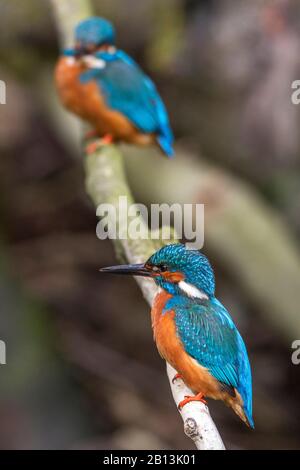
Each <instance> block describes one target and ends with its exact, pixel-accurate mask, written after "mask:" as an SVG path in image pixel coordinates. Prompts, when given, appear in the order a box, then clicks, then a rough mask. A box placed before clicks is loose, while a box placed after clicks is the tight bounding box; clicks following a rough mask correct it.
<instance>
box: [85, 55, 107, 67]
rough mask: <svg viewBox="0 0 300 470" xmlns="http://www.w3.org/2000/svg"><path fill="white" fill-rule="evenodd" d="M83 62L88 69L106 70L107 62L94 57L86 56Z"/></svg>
mask: <svg viewBox="0 0 300 470" xmlns="http://www.w3.org/2000/svg"><path fill="white" fill-rule="evenodd" d="M82 60H83V62H84V64H85V65H87V67H89V68H91V69H104V68H105V66H106V62H105V60H102V59H99V58H98V57H94V56H93V55H85V56H83V57H82Z"/></svg>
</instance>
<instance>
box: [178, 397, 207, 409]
mask: <svg viewBox="0 0 300 470" xmlns="http://www.w3.org/2000/svg"><path fill="white" fill-rule="evenodd" d="M203 397H204V395H203V393H198V394H197V395H194V396H193V397H190V396H185V397H184V400H181V402H180V403H179V405H178V409H179V410H181V409H182V408H183V407H184V405H186V404H187V403H190V402H191V401H201V403H204V405H207V402H206V401H205V400H204V398H203Z"/></svg>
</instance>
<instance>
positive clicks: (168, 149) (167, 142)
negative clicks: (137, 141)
mask: <svg viewBox="0 0 300 470" xmlns="http://www.w3.org/2000/svg"><path fill="white" fill-rule="evenodd" d="M173 141H174V137H173V134H172V131H171V129H170V127H169V126H164V127H163V128H162V129H161V131H160V133H159V134H158V136H157V142H158V145H159V146H160V148H161V149H162V151H163V152H164V153H165V154H166V155H167V157H173V156H174V149H173Z"/></svg>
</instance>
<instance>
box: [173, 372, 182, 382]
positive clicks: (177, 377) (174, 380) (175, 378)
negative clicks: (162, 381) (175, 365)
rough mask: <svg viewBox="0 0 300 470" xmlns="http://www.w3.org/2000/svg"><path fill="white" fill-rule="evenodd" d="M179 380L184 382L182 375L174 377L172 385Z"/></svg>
mask: <svg viewBox="0 0 300 470" xmlns="http://www.w3.org/2000/svg"><path fill="white" fill-rule="evenodd" d="M177 379H181V380H183V377H182V375H181V374H175V375H174V377H173V379H172V384H174V383H175V382H176V380H177Z"/></svg>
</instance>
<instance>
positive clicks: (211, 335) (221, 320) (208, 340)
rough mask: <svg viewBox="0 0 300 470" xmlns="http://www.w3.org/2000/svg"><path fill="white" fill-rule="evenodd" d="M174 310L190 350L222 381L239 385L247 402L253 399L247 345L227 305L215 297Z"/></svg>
mask: <svg viewBox="0 0 300 470" xmlns="http://www.w3.org/2000/svg"><path fill="white" fill-rule="evenodd" d="M174 310H175V312H176V313H175V315H176V327H177V334H178V336H179V337H180V339H181V341H182V343H183V346H184V348H185V350H186V352H187V353H188V354H189V355H190V356H192V357H193V358H194V359H196V360H197V361H198V362H199V364H201V365H202V366H204V367H206V368H207V369H208V370H209V371H210V373H211V374H212V375H213V376H214V377H215V378H216V379H217V380H218V381H219V382H221V383H223V384H225V385H227V386H229V387H235V388H236V389H237V390H238V391H239V392H240V393H241V394H242V397H243V400H244V402H245V400H246V401H249V400H251V396H250V398H249V394H250V395H251V389H252V386H251V371H250V365H249V360H248V355H247V351H246V347H245V344H244V342H243V339H242V337H241V336H240V334H239V332H238V330H237V328H236V327H235V325H234V323H233V321H232V319H231V317H230V315H229V313H228V312H227V310H226V309H225V308H224V307H223V305H222V304H221V303H220V302H219V301H218V300H216V299H214V300H212V301H209V302H206V303H203V304H200V303H195V302H193V303H192V302H189V303H188V304H184V305H181V306H179V307H178V308H176V309H174ZM246 406H247V405H246ZM249 406H250V403H249Z"/></svg>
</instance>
